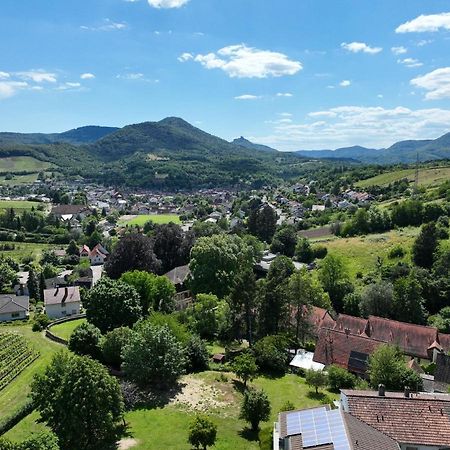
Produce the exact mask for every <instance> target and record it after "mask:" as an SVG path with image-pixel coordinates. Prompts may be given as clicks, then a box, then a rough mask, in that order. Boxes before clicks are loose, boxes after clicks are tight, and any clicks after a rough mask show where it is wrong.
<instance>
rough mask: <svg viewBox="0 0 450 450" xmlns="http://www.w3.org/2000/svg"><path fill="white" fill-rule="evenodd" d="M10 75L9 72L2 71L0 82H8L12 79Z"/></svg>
mask: <svg viewBox="0 0 450 450" xmlns="http://www.w3.org/2000/svg"><path fill="white" fill-rule="evenodd" d="M10 76H11V75H10V74H9V73H8V72H1V71H0V80H7V79H8V78H10Z"/></svg>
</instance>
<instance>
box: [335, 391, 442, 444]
mask: <svg viewBox="0 0 450 450" xmlns="http://www.w3.org/2000/svg"><path fill="white" fill-rule="evenodd" d="M342 400H343V405H344V407H345V409H346V410H348V412H349V413H350V414H351V415H352V416H354V417H356V418H357V419H359V420H361V421H363V422H365V423H366V424H368V425H370V426H371V427H373V428H375V429H376V430H379V431H381V432H382V433H384V434H386V435H388V436H390V437H391V438H392V439H395V440H396V441H397V442H399V443H402V444H412V445H416V446H417V445H429V446H437V447H441V446H449V445H450V395H448V394H425V393H420V394H412V395H411V397H410V398H405V396H404V395H403V393H399V392H397V393H392V392H386V396H385V397H380V396H379V395H378V393H377V392H372V391H350V390H343V391H342ZM347 405H348V406H347Z"/></svg>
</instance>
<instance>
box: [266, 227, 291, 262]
mask: <svg viewBox="0 0 450 450" xmlns="http://www.w3.org/2000/svg"><path fill="white" fill-rule="evenodd" d="M296 243H297V233H296V232H295V228H294V227H293V226H292V225H285V226H282V227H280V228H278V230H277V231H276V232H275V234H274V236H273V239H272V244H271V246H270V251H271V252H273V253H280V254H282V255H285V256H289V257H292V256H294V253H295V245H296Z"/></svg>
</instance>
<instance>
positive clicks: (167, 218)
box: [119, 214, 181, 227]
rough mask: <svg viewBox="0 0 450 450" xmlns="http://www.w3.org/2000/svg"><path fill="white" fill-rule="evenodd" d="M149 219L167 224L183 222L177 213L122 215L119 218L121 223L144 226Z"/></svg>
mask: <svg viewBox="0 0 450 450" xmlns="http://www.w3.org/2000/svg"><path fill="white" fill-rule="evenodd" d="M149 220H151V221H152V222H153V223H156V224H165V223H170V222H173V223H177V224H180V223H181V221H180V218H179V217H178V216H177V215H176V214H142V215H139V216H122V217H121V218H120V219H119V225H121V226H126V225H130V226H131V225H137V226H140V227H142V226H144V224H145V223H146V222H148V221H149Z"/></svg>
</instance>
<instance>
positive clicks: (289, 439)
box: [273, 405, 399, 450]
mask: <svg viewBox="0 0 450 450" xmlns="http://www.w3.org/2000/svg"><path fill="white" fill-rule="evenodd" d="M273 449H274V450H309V449H311V450H399V446H398V444H397V443H396V442H395V440H394V439H392V438H391V437H389V436H388V435H386V434H385V433H383V432H381V431H379V430H377V429H376V428H374V427H371V426H370V425H368V424H366V423H365V422H363V421H362V420H359V419H358V418H356V417H354V416H352V415H351V414H349V413H348V412H346V411H344V410H342V409H331V408H330V406H329V405H325V406H319V407H316V408H309V409H303V410H297V411H286V412H281V413H279V414H278V421H277V422H275V424H274V429H273Z"/></svg>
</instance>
